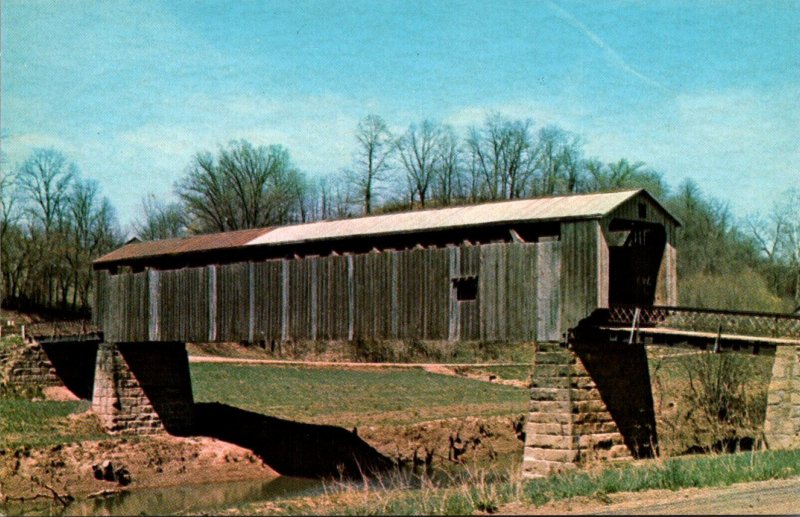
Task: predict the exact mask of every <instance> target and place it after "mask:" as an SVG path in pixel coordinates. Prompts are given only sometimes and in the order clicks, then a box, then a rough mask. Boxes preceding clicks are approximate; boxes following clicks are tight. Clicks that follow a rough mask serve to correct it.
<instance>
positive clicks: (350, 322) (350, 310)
mask: <svg viewBox="0 0 800 517" xmlns="http://www.w3.org/2000/svg"><path fill="white" fill-rule="evenodd" d="M354 330H355V285H354V284H353V256H352V255H347V340H348V341H352V340H353V332H354Z"/></svg>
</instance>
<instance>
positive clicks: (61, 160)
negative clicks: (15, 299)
mask: <svg viewBox="0 0 800 517" xmlns="http://www.w3.org/2000/svg"><path fill="white" fill-rule="evenodd" d="M76 175H77V167H76V166H75V164H73V163H71V162H69V161H67V159H66V157H65V156H64V155H63V154H62V153H60V152H59V151H56V150H54V149H36V150H34V151H33V154H32V155H31V156H30V158H28V159H27V160H26V161H25V162H24V163H23V164H22V166H21V167H20V169H19V171H18V172H17V176H18V178H19V179H18V181H19V188H20V191H21V193H22V195H23V196H24V198H25V201H26V209H27V213H28V216H29V218H30V222H31V224H30V225H29V230H28V231H29V232H30V234H31V237H32V239H31V242H32V243H33V244H36V246H34V247H33V251H34V256H33V257H30V258H29V259H31V258H32V260H33V262H32V265H33V266H35V268H36V273H35V274H34V275H33V276H32V277H31V281H32V282H34V283H36V284H38V285H39V287H38V288H35V289H33V290H32V291H33V292H34V293H35V296H34V298H35V300H34V301H36V302H38V303H44V304H46V305H52V304H53V302H54V300H55V299H56V292H55V290H56V288H57V287H60V288H61V289H60V290H61V291H62V293H63V292H64V291H65V285H66V279H65V277H66V276H67V275H68V272H67V269H68V268H67V265H66V263H65V260H64V254H65V253H64V252H65V250H64V242H65V240H66V236H65V235H64V232H65V230H66V222H65V209H66V204H67V196H68V195H69V190H70V185H71V184H72V181H73V179H74V178H75V176H76ZM62 299H63V296H62Z"/></svg>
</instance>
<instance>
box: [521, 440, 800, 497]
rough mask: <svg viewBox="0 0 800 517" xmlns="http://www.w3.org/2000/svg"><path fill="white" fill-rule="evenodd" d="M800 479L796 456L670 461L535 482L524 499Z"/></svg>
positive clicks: (773, 454) (766, 454) (777, 453)
mask: <svg viewBox="0 0 800 517" xmlns="http://www.w3.org/2000/svg"><path fill="white" fill-rule="evenodd" d="M794 476H800V450H788V451H761V452H744V453H739V454H727V455H715V456H698V457H693V458H672V459H668V460H664V461H653V462H648V463H645V464H644V465H638V466H633V465H627V466H624V467H620V468H609V469H605V470H602V471H599V472H595V473H589V472H569V473H566V474H563V475H560V476H554V477H550V478H543V479H538V480H533V481H530V482H528V483H527V484H526V485H525V498H526V500H528V501H529V502H532V503H534V504H537V505H540V504H544V503H546V502H548V501H551V500H556V499H567V498H571V497H578V496H598V495H605V494H611V493H615V492H639V491H642V490H651V489H666V490H680V489H682V488H692V487H719V486H727V485H731V484H733V483H742V482H746V481H764V480H767V479H785V478H789V477H794Z"/></svg>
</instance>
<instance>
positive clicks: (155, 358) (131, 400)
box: [92, 343, 193, 434]
mask: <svg viewBox="0 0 800 517" xmlns="http://www.w3.org/2000/svg"><path fill="white" fill-rule="evenodd" d="M192 405H193V399H192V386H191V379H190V377H189V359H188V355H187V353H186V347H185V345H184V344H183V343H102V344H101V345H100V347H99V349H98V352H97V366H96V369H95V382H94V396H93V399H92V409H93V411H94V412H95V413H96V414H97V415H98V416H99V417H100V421H101V422H102V423H103V425H104V426H105V427H106V429H107V430H108V431H109V432H111V433H121V434H153V433H162V432H165V431H166V432H169V433H171V434H184V433H186V432H188V431H189V430H190V429H191V426H192Z"/></svg>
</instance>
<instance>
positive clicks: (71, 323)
mask: <svg viewBox="0 0 800 517" xmlns="http://www.w3.org/2000/svg"><path fill="white" fill-rule="evenodd" d="M100 333H101V330H100V328H99V327H97V326H95V325H92V323H91V321H89V320H62V321H45V322H41V323H31V324H29V325H27V326H26V328H25V335H26V336H27V337H33V338H40V339H41V338H49V339H54V338H62V337H75V338H78V339H81V338H89V337H91V338H94V337H95V336H97V335H99V334H100Z"/></svg>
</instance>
